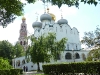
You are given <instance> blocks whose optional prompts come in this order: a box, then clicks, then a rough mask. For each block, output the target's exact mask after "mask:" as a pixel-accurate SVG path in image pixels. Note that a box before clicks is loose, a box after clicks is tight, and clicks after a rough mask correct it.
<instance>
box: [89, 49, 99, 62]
mask: <svg viewBox="0 0 100 75" xmlns="http://www.w3.org/2000/svg"><path fill="white" fill-rule="evenodd" d="M93 60H94V61H97V60H100V48H98V49H93V50H91V51H90V52H89V54H88V56H87V61H93Z"/></svg>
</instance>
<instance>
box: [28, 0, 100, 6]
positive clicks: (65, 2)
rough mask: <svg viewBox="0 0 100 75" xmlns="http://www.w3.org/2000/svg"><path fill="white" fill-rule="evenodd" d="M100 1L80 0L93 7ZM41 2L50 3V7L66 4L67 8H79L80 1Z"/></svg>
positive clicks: (50, 0)
mask: <svg viewBox="0 0 100 75" xmlns="http://www.w3.org/2000/svg"><path fill="white" fill-rule="evenodd" d="M27 1H28V2H29V3H34V2H35V0H27ZM99 1H100V0H98V1H96V0H81V2H82V3H84V4H89V5H90V4H94V5H95V6H96V5H97V4H98V3H99ZM43 2H50V3H51V4H52V5H57V6H58V7H59V8H60V7H61V6H62V4H66V5H68V6H69V7H71V6H76V7H79V3H80V0H43Z"/></svg>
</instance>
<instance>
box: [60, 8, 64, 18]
mask: <svg viewBox="0 0 100 75" xmlns="http://www.w3.org/2000/svg"><path fill="white" fill-rule="evenodd" d="M60 12H61V18H63V15H62V9H60Z"/></svg>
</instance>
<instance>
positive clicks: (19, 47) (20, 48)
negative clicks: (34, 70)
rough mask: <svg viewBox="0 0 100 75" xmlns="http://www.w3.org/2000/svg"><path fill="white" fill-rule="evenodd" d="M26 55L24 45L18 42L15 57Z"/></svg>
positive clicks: (15, 47)
mask: <svg viewBox="0 0 100 75" xmlns="http://www.w3.org/2000/svg"><path fill="white" fill-rule="evenodd" d="M23 55H25V51H24V48H23V46H22V45H20V44H19V43H16V44H15V46H14V56H15V57H21V56H23Z"/></svg>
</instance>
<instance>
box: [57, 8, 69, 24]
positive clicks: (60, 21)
mask: <svg viewBox="0 0 100 75" xmlns="http://www.w3.org/2000/svg"><path fill="white" fill-rule="evenodd" d="M57 23H58V24H59V25H61V24H68V21H67V20H66V19H63V16H62V10H61V19H60V20H58V22H57Z"/></svg>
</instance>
